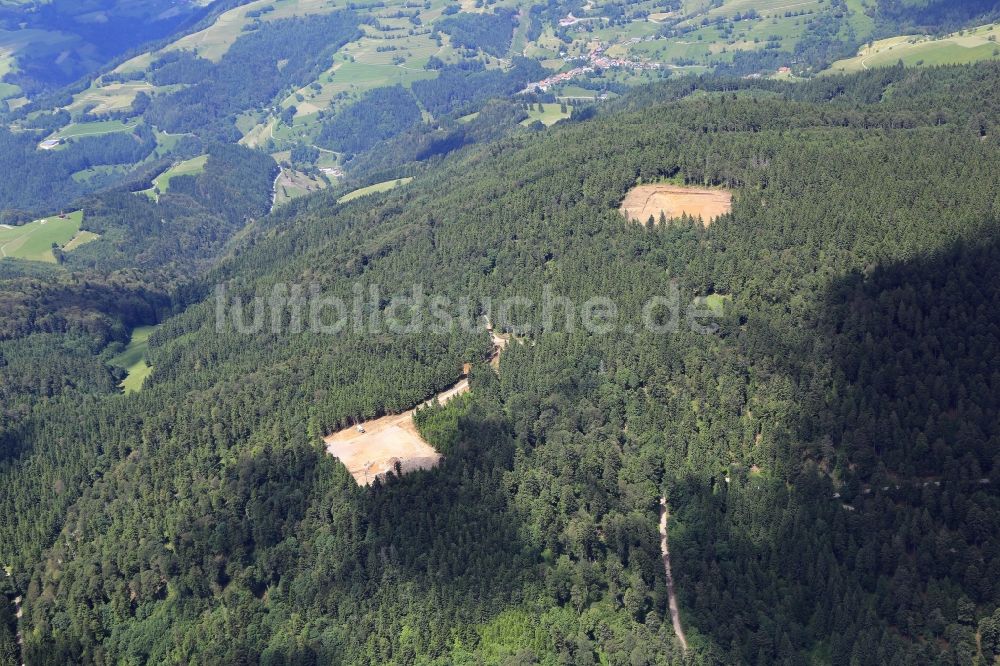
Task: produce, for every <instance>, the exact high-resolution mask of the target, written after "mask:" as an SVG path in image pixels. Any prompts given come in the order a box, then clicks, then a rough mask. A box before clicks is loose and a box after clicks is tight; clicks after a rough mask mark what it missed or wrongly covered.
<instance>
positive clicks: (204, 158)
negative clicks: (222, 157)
mask: <svg viewBox="0 0 1000 666" xmlns="http://www.w3.org/2000/svg"><path fill="white" fill-rule="evenodd" d="M207 162H208V155H199V156H198V157H192V158H191V159H189V160H184V161H183V162H178V163H177V164H174V165H173V166H172V167H170V168H169V169H167V170H166V171H164V172H163V173H161V174H160V175H159V176H157V177H156V178H154V179H153V186H152V187H150V188H149V189H145V190H140V192H141V193H142V194H145V195H146V196H148V197H149V198H150V199H154V200H159V198H160V195H161V194H163V193H164V192H166V191H167V190H169V189H170V181H171V180H172V179H174V178H176V177H177V176H197V175H198V174H200V173H202V172H203V171H205V164H206V163H207Z"/></svg>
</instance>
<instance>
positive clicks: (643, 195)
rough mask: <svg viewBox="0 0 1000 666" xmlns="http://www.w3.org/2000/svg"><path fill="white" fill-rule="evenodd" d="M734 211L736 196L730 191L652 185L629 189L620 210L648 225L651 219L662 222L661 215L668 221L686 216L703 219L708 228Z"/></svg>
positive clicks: (630, 217)
mask: <svg viewBox="0 0 1000 666" xmlns="http://www.w3.org/2000/svg"><path fill="white" fill-rule="evenodd" d="M732 208H733V193H732V192H730V191H729V190H723V189H705V188H699V187H685V186H683V185H671V184H669V183H651V184H649V185H637V186H635V187H633V188H632V189H631V190H629V193H628V194H627V195H626V196H625V201H623V202H622V205H621V208H620V209H619V210H620V211H621V212H622V214H623V215H624V216H625V217H626V218H627V219H629V220H635V221H637V222H646V220H648V219H649V218H650V216H652V217H653V221H654V222H659V221H660V213H662V214H663V215H664V216H665V217H666V219H668V220H671V219H674V218H678V217H680V216H681V215H685V214H686V215H689V216H691V217H700V218H701V219H702V220H703V221H704V222H705V224H706V225H707V224H711V223H712V221H713V220H715V219H716V218H717V217H719V216H720V215H724V214H726V213H728V212H729V211H730V210H732Z"/></svg>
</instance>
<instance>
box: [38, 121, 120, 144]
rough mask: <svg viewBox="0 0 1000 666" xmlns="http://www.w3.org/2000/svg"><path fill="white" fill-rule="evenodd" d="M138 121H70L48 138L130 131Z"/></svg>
mask: <svg viewBox="0 0 1000 666" xmlns="http://www.w3.org/2000/svg"><path fill="white" fill-rule="evenodd" d="M137 124H138V123H137V122H136V121H130V122H127V123H125V122H122V121H121V120H98V121H95V122H92V123H70V124H69V125H67V126H66V127H64V128H62V129H61V130H59V131H58V132H55V133H54V134H51V135H49V136H48V137H46V138H47V139H76V138H79V137H84V136H98V135H101V134H112V133H114V132H128V131H131V130H133V129H135V127H136V125H137Z"/></svg>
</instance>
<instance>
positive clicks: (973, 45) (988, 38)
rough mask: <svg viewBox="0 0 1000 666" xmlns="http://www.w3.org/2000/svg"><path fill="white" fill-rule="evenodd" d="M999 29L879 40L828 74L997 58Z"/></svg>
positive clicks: (831, 67) (990, 25) (984, 27)
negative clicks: (900, 62)
mask: <svg viewBox="0 0 1000 666" xmlns="http://www.w3.org/2000/svg"><path fill="white" fill-rule="evenodd" d="M997 40H1000V26H997V25H995V24H988V25H982V26H979V27H977V28H973V29H971V30H962V31H960V32H954V33H951V34H950V35H945V36H944V37H940V38H935V37H933V36H928V35H901V36H899V37H890V38H888V39H880V40H878V41H877V42H874V43H872V44H871V45H868V46H865V47H863V48H862V49H860V50H859V51H858V55H856V56H855V57H853V58H847V59H845V60H838V61H837V62H835V63H833V65H831V66H830V68H829V70H827V71H828V72H856V71H858V70H863V69H871V68H873V67H891V66H892V65H895V64H896V63H897V62H899V61H900V60H902V61H903V64H904V65H906V66H907V67H919V66H921V65H927V66H931V65H961V64H967V63H971V62H977V61H979V60H988V59H993V58H1000V44H998V42H997Z"/></svg>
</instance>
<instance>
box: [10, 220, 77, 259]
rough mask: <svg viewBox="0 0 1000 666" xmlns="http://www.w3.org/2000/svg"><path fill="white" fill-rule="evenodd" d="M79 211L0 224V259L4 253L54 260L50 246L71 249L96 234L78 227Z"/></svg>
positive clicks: (13, 255) (20, 256)
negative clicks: (23, 221)
mask: <svg viewBox="0 0 1000 666" xmlns="http://www.w3.org/2000/svg"><path fill="white" fill-rule="evenodd" d="M82 222H83V211H80V210H78V211H75V212H72V213H67V214H65V215H53V216H50V217H46V218H42V219H39V220H35V221H34V222H29V223H28V224H23V225H20V226H11V225H0V260H2V259H6V258H8V257H10V258H13V259H25V260H27V261H44V262H46V263H56V256H55V254H54V253H53V248H54V247H57V248H60V249H61V250H62V251H64V252H71V251H73V250H74V249H76V248H78V247H80V246H81V245H83V244H84V243H87V242H89V241H92V240H94V239H95V238H97V235H96V234H93V233H91V232H89V231H80V224H81V223H82Z"/></svg>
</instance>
